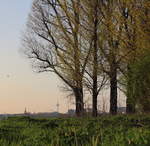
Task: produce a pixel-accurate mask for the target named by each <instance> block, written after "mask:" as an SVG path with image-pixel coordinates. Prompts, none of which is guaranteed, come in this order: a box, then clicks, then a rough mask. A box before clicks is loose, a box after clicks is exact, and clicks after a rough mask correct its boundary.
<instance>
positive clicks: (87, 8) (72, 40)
mask: <svg viewBox="0 0 150 146" xmlns="http://www.w3.org/2000/svg"><path fill="white" fill-rule="evenodd" d="M23 52H24V53H25V54H26V55H27V57H28V58H29V59H31V60H32V61H33V66H34V67H35V69H36V71H38V72H45V71H49V72H53V73H55V74H56V75H57V76H58V77H59V78H60V79H61V80H62V81H63V82H64V83H65V85H66V86H67V88H68V89H69V91H71V92H72V93H73V94H74V97H75V106H76V115H77V116H82V115H83V114H84V97H85V91H86V92H87V91H88V92H89V94H90V95H91V97H92V110H93V111H92V115H93V116H97V114H98V113H97V100H98V98H101V97H100V96H98V95H99V94H100V92H101V91H102V90H103V89H104V88H105V87H106V86H109V89H110V114H117V101H118V98H117V89H120V90H121V91H123V92H124V93H125V95H126V97H127V100H126V105H127V113H135V112H149V111H150V106H149V104H150V90H149V89H150V1H149V0H34V1H33V5H32V9H31V12H30V14H29V17H28V23H27V29H26V32H25V34H24V35H23Z"/></svg>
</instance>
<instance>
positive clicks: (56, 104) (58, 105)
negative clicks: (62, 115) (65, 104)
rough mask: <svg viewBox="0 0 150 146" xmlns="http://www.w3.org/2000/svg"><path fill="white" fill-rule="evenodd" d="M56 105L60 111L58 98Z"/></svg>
mask: <svg viewBox="0 0 150 146" xmlns="http://www.w3.org/2000/svg"><path fill="white" fill-rule="evenodd" d="M56 107H57V112H58V113H59V102H58V100H57V104H56Z"/></svg>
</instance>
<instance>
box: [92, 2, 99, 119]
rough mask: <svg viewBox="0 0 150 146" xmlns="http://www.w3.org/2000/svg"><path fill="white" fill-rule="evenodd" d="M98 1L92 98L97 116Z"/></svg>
mask: <svg viewBox="0 0 150 146" xmlns="http://www.w3.org/2000/svg"><path fill="white" fill-rule="evenodd" d="M97 13H98V1H96V2H95V6H94V49H93V89H92V92H93V97H92V98H93V99H92V106H93V107H92V115H93V117H97V95H98V93H97V92H98V91H97V76H98V74H97V72H98V61H97V53H98V47H97V41H98V35H97V29H98V28H97V27H98V14H97Z"/></svg>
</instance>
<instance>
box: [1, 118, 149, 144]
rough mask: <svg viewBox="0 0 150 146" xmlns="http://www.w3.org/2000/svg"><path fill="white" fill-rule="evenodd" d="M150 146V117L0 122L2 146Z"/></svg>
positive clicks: (9, 119)
mask: <svg viewBox="0 0 150 146" xmlns="http://www.w3.org/2000/svg"><path fill="white" fill-rule="evenodd" d="M128 145H131V146H150V115H132V116H125V115H118V116H113V117H112V116H102V117H99V118H96V119H94V118H87V117H86V118H67V119H66V118H51V119H33V118H30V117H11V118H8V119H5V120H1V121H0V146H128Z"/></svg>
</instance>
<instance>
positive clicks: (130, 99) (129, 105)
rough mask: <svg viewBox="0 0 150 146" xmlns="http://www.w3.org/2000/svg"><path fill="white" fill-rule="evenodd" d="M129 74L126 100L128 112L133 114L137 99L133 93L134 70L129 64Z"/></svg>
mask: <svg viewBox="0 0 150 146" xmlns="http://www.w3.org/2000/svg"><path fill="white" fill-rule="evenodd" d="M127 70H128V73H127V74H128V75H127V100H126V113H127V114H132V113H135V102H136V101H135V99H134V97H133V94H132V89H133V87H132V71H131V68H130V66H129V64H128V67H127Z"/></svg>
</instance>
